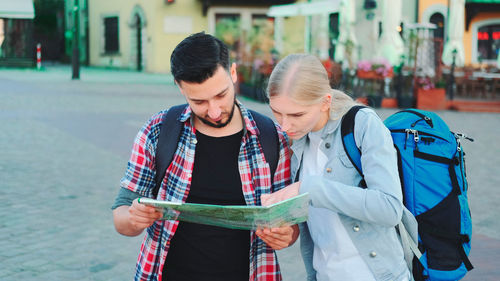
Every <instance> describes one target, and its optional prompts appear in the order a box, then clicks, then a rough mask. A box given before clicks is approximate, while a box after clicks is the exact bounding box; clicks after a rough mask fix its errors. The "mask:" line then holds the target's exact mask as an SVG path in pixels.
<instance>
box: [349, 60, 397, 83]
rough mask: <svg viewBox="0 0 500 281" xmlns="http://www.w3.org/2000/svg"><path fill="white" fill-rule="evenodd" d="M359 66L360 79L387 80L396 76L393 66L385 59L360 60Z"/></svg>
mask: <svg viewBox="0 0 500 281" xmlns="http://www.w3.org/2000/svg"><path fill="white" fill-rule="evenodd" d="M357 66H358V67H357V75H358V78H360V79H385V78H392V77H393V76H394V72H393V70H392V65H391V64H390V63H389V61H387V60H386V59H384V58H376V59H374V60H360V61H359V62H358V65H357Z"/></svg>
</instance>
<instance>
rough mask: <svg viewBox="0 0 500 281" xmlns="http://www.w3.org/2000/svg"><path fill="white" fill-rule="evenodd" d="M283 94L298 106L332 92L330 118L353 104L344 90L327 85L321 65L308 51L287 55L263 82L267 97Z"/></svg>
mask: <svg viewBox="0 0 500 281" xmlns="http://www.w3.org/2000/svg"><path fill="white" fill-rule="evenodd" d="M283 94H286V95H288V97H290V98H291V99H292V100H293V101H295V102H296V103H298V104H301V105H312V104H317V103H320V102H322V101H323V99H324V97H325V96H326V95H327V94H331V95H332V100H331V104H330V119H332V120H337V119H340V118H341V117H342V116H343V115H344V114H345V113H346V112H347V111H348V110H349V109H350V108H351V107H352V106H354V105H356V104H357V103H356V102H355V101H354V100H353V99H352V98H351V97H349V96H348V95H346V94H345V93H344V92H342V91H339V90H334V89H332V88H331V87H330V81H329V79H328V74H327V73H326V69H325V67H324V66H323V65H322V64H321V62H320V61H319V59H318V58H317V57H315V56H313V55H308V54H291V55H288V56H286V57H285V58H284V59H282V60H281V61H280V62H279V63H278V64H277V65H276V67H275V68H274V69H273V71H272V73H271V76H270V77H269V83H268V85H267V95H268V97H269V98H272V97H275V96H279V95H283Z"/></svg>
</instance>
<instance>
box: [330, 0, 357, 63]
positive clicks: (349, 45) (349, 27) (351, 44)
mask: <svg viewBox="0 0 500 281" xmlns="http://www.w3.org/2000/svg"><path fill="white" fill-rule="evenodd" d="M354 6H355V3H354V1H351V0H341V2H340V6H339V37H338V39H337V41H338V43H337V45H336V46H335V57H334V59H335V61H336V62H340V63H342V62H344V61H345V62H347V64H348V65H349V68H351V66H353V65H354V63H355V62H356V52H355V50H356V45H357V40H356V36H355V30H354V22H355V20H356V15H355V12H354Z"/></svg>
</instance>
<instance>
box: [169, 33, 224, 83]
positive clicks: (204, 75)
mask: <svg viewBox="0 0 500 281" xmlns="http://www.w3.org/2000/svg"><path fill="white" fill-rule="evenodd" d="M219 66H222V67H223V68H224V69H226V70H227V71H229V52H228V50H227V46H226V45H224V43H222V41H221V40H219V39H217V38H215V37H214V36H212V35H209V34H205V32H199V33H195V34H192V35H190V36H189V37H187V38H186V39H184V40H182V42H180V43H179V44H178V45H177V47H175V49H174V51H173V52H172V55H171V56H170V71H171V72H172V75H173V76H174V79H175V81H177V82H180V81H185V82H193V83H202V82H204V81H205V80H207V79H208V78H210V77H212V75H214V73H215V71H216V70H217V68H218V67H219Z"/></svg>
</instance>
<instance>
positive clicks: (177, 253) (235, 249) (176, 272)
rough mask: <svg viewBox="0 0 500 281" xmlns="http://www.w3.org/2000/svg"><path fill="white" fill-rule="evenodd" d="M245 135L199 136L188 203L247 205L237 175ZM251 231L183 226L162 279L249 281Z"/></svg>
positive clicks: (180, 227) (168, 256) (176, 237)
mask: <svg viewBox="0 0 500 281" xmlns="http://www.w3.org/2000/svg"><path fill="white" fill-rule="evenodd" d="M242 136H243V131H240V132H238V133H236V134H233V135H230V136H226V137H210V136H206V135H203V134H202V133H200V132H196V138H197V141H198V142H197V145H196V152H195V160H194V167H193V175H192V180H191V187H190V191H189V195H188V198H187V202H189V203H203V204H217V205H246V203H245V199H244V197H243V191H242V187H241V178H240V173H239V170H238V155H239V151H240V145H241V139H242ZM249 251H250V232H249V231H247V230H232V229H227V228H221V227H216V226H209V225H202V224H195V223H188V222H180V223H179V226H178V228H177V230H176V232H175V235H174V237H173V238H172V241H171V244H170V249H169V251H168V254H167V258H166V260H165V265H164V266H163V280H167V281H180V280H186V281H187V280H189V281H192V280H214V281H215V280H231V281H234V280H236V281H238V280H248V277H249V266H250V262H249V259H250V258H249Z"/></svg>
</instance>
